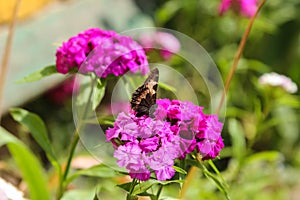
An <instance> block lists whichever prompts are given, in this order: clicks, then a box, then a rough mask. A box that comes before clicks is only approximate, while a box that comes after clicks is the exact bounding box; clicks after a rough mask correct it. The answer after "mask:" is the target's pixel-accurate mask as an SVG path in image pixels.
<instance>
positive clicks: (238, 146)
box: [228, 118, 246, 161]
mask: <svg viewBox="0 0 300 200" xmlns="http://www.w3.org/2000/svg"><path fill="white" fill-rule="evenodd" d="M228 129H229V134H230V136H231V140H232V150H233V156H234V157H235V158H236V159H237V160H239V161H242V159H243V158H244V156H245V155H246V141H245V137H244V136H245V134H244V130H243V127H242V125H241V124H240V122H238V121H237V120H236V119H233V118H231V119H229V122H228Z"/></svg>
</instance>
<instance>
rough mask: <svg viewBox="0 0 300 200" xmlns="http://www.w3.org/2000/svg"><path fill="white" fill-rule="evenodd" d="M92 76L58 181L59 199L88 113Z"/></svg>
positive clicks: (93, 79)
mask: <svg viewBox="0 0 300 200" xmlns="http://www.w3.org/2000/svg"><path fill="white" fill-rule="evenodd" d="M91 78H92V83H91V90H90V93H89V96H88V101H87V104H86V106H85V107H84V112H83V115H82V117H80V118H79V120H78V125H77V127H76V129H75V131H74V133H73V138H72V143H71V147H70V153H69V157H68V161H67V165H66V169H65V171H64V173H63V177H62V179H61V180H60V183H59V189H58V193H57V194H58V195H57V199H60V198H61V197H62V195H63V193H64V191H65V189H66V187H67V185H65V182H66V180H67V178H68V174H69V171H70V167H71V162H72V159H73V156H74V153H75V149H76V147H77V144H78V141H79V132H80V130H81V128H82V121H83V119H85V118H86V117H87V113H88V109H89V107H90V105H91V102H92V101H91V98H92V95H93V91H94V86H95V83H96V82H97V79H96V78H95V77H94V78H93V77H91Z"/></svg>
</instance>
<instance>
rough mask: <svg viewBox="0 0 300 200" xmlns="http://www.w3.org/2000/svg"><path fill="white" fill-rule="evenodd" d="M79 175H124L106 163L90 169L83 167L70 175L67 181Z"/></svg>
mask: <svg viewBox="0 0 300 200" xmlns="http://www.w3.org/2000/svg"><path fill="white" fill-rule="evenodd" d="M78 176H91V177H98V178H113V177H118V176H123V175H122V174H120V173H118V172H116V171H115V170H113V169H111V168H109V167H108V166H105V165H102V164H100V165H96V166H93V167H91V168H88V169H83V170H79V171H77V172H75V173H74V174H73V175H72V176H70V177H69V178H68V180H67V182H71V181H72V180H74V179H75V178H77V177H78Z"/></svg>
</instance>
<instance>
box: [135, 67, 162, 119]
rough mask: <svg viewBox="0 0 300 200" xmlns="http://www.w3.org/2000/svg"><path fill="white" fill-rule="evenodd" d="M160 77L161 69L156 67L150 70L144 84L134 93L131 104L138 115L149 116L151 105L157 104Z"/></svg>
mask: <svg viewBox="0 0 300 200" xmlns="http://www.w3.org/2000/svg"><path fill="white" fill-rule="evenodd" d="M158 77H159V71H158V69H157V68H155V69H153V70H152V71H151V72H150V75H149V76H148V78H147V79H146V80H145V82H144V84H143V85H141V86H140V87H138V89H136V90H135V92H134V93H133V94H132V97H131V101H130V105H131V109H132V110H134V111H135V112H136V116H137V117H141V116H143V115H147V116H149V112H150V109H151V107H152V106H153V105H155V104H156V93H157V83H158Z"/></svg>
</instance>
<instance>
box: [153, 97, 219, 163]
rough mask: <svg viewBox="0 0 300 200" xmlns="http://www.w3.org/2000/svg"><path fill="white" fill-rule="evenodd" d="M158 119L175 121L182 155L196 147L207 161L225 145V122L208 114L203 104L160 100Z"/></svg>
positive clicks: (175, 131) (158, 101)
mask: <svg viewBox="0 0 300 200" xmlns="http://www.w3.org/2000/svg"><path fill="white" fill-rule="evenodd" d="M156 103H157V109H156V111H155V115H156V118H157V119H159V120H166V121H169V122H171V125H172V128H173V130H174V133H175V134H179V135H180V138H181V146H182V147H183V148H181V153H180V154H181V155H180V156H181V158H184V157H185V155H186V154H188V153H191V152H192V151H194V150H195V149H196V151H197V152H199V153H200V154H201V155H202V159H203V160H207V159H212V158H215V157H216V156H218V155H219V152H220V150H221V149H222V148H223V147H224V143H223V140H222V137H221V131H222V127H223V124H222V123H221V122H219V121H218V117H217V115H206V114H204V113H203V112H202V109H203V108H202V107H199V106H196V105H194V104H193V103H191V102H188V101H184V102H181V101H179V100H172V101H170V100H169V99H158V100H157V102H156Z"/></svg>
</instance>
